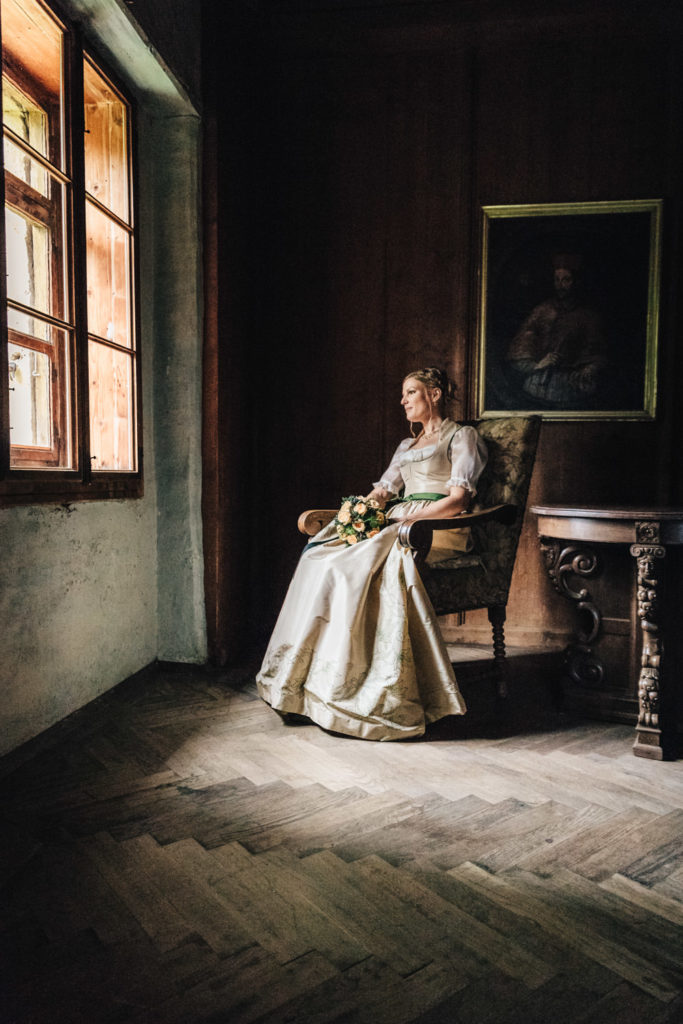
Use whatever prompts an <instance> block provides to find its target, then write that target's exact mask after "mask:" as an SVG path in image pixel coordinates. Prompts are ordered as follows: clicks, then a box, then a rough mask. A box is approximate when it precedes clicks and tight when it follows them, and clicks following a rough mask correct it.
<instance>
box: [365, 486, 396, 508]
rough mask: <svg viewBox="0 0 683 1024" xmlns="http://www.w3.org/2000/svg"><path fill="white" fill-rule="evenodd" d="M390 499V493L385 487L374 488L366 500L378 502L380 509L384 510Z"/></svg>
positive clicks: (366, 496)
mask: <svg viewBox="0 0 683 1024" xmlns="http://www.w3.org/2000/svg"><path fill="white" fill-rule="evenodd" d="M390 497H391V494H390V493H389V491H385V490H384V488H383V487H374V488H373V489H372V490H371V491H370V493H369V494H366V495H365V500H366V501H370V500H371V499H372V500H374V501H376V502H377V504H378V505H379V507H380V508H384V506H385V505H386V503H387V502H388V500H389V498H390Z"/></svg>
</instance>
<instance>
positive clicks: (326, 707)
mask: <svg viewBox="0 0 683 1024" xmlns="http://www.w3.org/2000/svg"><path fill="white" fill-rule="evenodd" d="M451 395H452V385H451V383H450V381H449V380H448V377H447V376H446V374H445V373H444V372H443V371H442V370H439V369H438V368H435V367H427V368H426V369H422V370H416V371H415V372H414V373H410V374H408V376H407V377H406V378H405V379H404V381H403V391H402V397H401V405H402V406H403V408H404V410H405V415H406V418H407V420H408V422H409V423H410V428H411V436H410V437H407V438H406V439H405V440H404V441H402V442H401V443H400V444H399V446H398V448H397V449H396V451H395V453H394V455H393V458H392V459H391V462H390V464H389V467H388V468H387V470H386V472H385V473H384V474H383V475H382V477H381V479H380V480H379V481H378V482H376V483H375V484H374V485H373V489H372V491H371V492H370V493H369V494H368V495H367V496H366V498H365V499H364V500H365V501H368V500H372V501H373V502H374V501H376V502H377V503H378V504H379V506H380V508H382V509H384V510H385V514H386V523H387V525H386V526H385V527H384V529H382V530H380V531H379V532H376V531H373V533H374V536H371V537H369V538H368V539H364V540H363V541H362V542H361V543H355V544H347V542H346V540H345V539H344V538H343V537H341V536H340V535H339V533H338V531H337V528H336V527H335V525H334V524H330V525H329V526H327V527H325V528H324V529H323V530H321V531H320V533H318V534H317V536H316V537H315V538H313V541H312V543H311V544H310V545H308V546H307V548H306V550H305V551H304V553H303V555H302V556H301V559H300V561H299V564H298V566H297V569H296V571H295V573H294V577H293V578H292V582H291V584H290V587H289V590H288V592H287V596H286V597H285V601H284V604H283V606H282V609H281V611H280V615H279V618H278V620H277V623H276V625H275V629H274V630H273V634H272V636H271V639H270V643H269V645H268V649H267V651H266V654H265V657H264V660H263V664H262V666H261V669H260V672H259V673H258V675H257V677H256V678H257V684H258V689H259V693H260V695H261V696H262V697H263V699H264V700H265V701H267V703H268V704H270V705H271V706H272V707H273V708H275V709H276V710H277V711H279V712H280V713H281V714H283V715H284V716H287V715H303V716H305V717H306V718H309V719H311V721H313V722H316V723H317V724H318V725H320V726H321V727H323V728H325V729H328V730H330V731H332V732H337V733H344V734H346V735H349V736H357V737H359V738H362V739H370V740H394V739H406V738H408V737H412V736H420V735H422V733H424V731H425V726H426V724H427V723H429V722H435V721H437V720H438V719H440V718H444V717H445V716H446V715H460V714H464V712H465V710H466V708H465V704H464V701H463V699H462V696H461V694H460V692H459V690H458V686H457V683H456V680H455V675H454V673H453V668H452V666H451V663H450V661H449V658H448V654H447V651H446V647H445V644H444V642H443V639H442V637H441V633H440V631H439V628H438V625H437V622H436V616H435V613H434V609H433V607H432V605H431V602H430V600H429V597H428V596H427V593H426V591H425V588H424V584H423V582H422V580H421V578H420V576H419V573H418V571H417V569H416V567H415V564H414V562H413V559H412V556H411V554H410V552H409V551H408V550H407V549H405V548H403V547H402V546H401V545H399V543H398V531H399V527H400V525H401V523H404V522H406V521H409V522H410V521H413V520H416V519H443V518H450V517H451V516H457V515H458V514H459V513H460V512H465V511H467V509H468V508H469V505H470V502H471V500H472V497H473V496H474V494H475V493H476V487H477V482H478V480H479V477H480V475H481V472H482V470H483V468H484V466H485V465H486V447H485V445H484V442H483V441H482V439H481V438H480V437H479V435H478V434H477V432H476V430H475V429H474V428H473V427H469V426H461V425H460V424H458V423H455V422H454V421H453V420H451V419H449V418H447V417H446V415H445V405H446V402H447V400H448V399H449V398H450V397H451ZM418 427H419V429H417V428H418ZM360 504H361V505H362V504H363V502H361V503H360ZM343 511H344V514H345V510H343ZM454 525H455V524H454ZM352 539H353V538H352ZM435 540H436V544H435V545H433V546H432V550H431V552H430V554H429V558H428V561H430V562H432V563H434V562H436V561H439V560H441V559H445V558H450V557H453V555H454V554H456V553H458V552H462V551H464V550H468V549H469V546H470V544H471V542H470V538H469V532H468V531H467V530H458V529H457V528H454V529H453V530H444V531H440V532H439V533H435Z"/></svg>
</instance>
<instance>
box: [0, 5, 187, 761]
mask: <svg viewBox="0 0 683 1024" xmlns="http://www.w3.org/2000/svg"><path fill="white" fill-rule="evenodd" d="M188 2H190V0H188ZM67 5H68V7H69V13H70V14H71V15H72V16H77V17H79V18H80V19H81V20H82V23H83V27H84V31H85V34H86V36H90V37H91V38H97V39H99V46H100V49H103V50H105V51H106V56H107V57H108V58H109V61H110V63H111V64H113V65H114V66H115V68H116V70H118V72H119V73H120V74H121V76H122V77H123V78H124V79H126V80H127V81H128V84H129V85H130V86H131V87H132V88H134V89H135V91H136V95H137V97H138V100H139V103H140V109H139V121H138V128H139V140H138V145H139V177H138V195H139V247H140V248H139V259H140V296H139V298H140V308H141V338H140V348H141V358H142V370H143V427H144V433H143V441H144V458H145V466H144V476H145V493H144V497H143V498H140V499H135V500H129V501H109V502H103V501H98V502H77V503H74V504H73V506H72V509H73V510H72V511H67V510H66V509H65V508H62V507H60V506H58V505H33V506H25V507H16V508H8V509H0V550H1V551H2V559H1V560H0V616H1V617H0V638H1V639H0V723H1V728H0V754H3V753H6V752H7V751H9V750H12V749H13V748H14V747H16V746H18V745H20V744H21V743H22V742H24V741H25V740H28V739H30V738H32V737H33V736H36V735H37V734H38V733H40V732H42V731H43V730H44V729H46V728H48V727H49V726H50V725H52V724H54V723H56V722H57V721H59V720H60V719H61V718H63V717H64V716H66V715H68V714H69V713H70V712H72V711H75V710H76V709H78V708H80V707H82V706H83V705H84V704H87V703H88V702H89V701H91V700H93V699H94V698H95V697H97V696H99V695H100V694H102V693H104V692H105V691H106V690H108V689H110V688H111V687H112V686H115V685H116V684H117V683H119V682H121V681H122V680H123V679H125V678H127V677H128V676H129V675H132V674H133V673H134V672H136V671H138V670H139V669H141V668H143V667H144V666H145V665H147V664H149V663H150V662H152V661H154V660H155V659H157V658H159V659H163V660H177V661H190V662H202V661H203V660H205V658H206V628H205V616H204V604H203V570H202V564H203V562H202V542H201V287H200V284H201V281H200V266H201V260H200V239H199V193H198V166H199V154H198V145H199V139H198V137H199V130H198V118H197V115H196V113H195V112H194V110H193V109H192V107H191V105H190V104H189V102H188V101H187V98H186V97H185V96H184V95H183V94H182V90H180V89H179V87H178V86H177V83H175V82H174V80H173V78H172V76H170V75H169V74H168V73H167V69H165V68H164V67H163V65H162V64H161V62H160V61H159V60H158V57H157V55H156V53H155V52H154V51H153V50H152V49H151V48H150V47H149V45H148V43H147V42H146V41H145V39H144V38H143V37H142V36H141V34H140V33H138V31H137V28H136V26H135V24H134V22H132V20H131V18H130V14H129V12H128V10H127V9H126V8H125V7H124V6H123V5H122V4H121V3H120V2H119V0H68V2H67ZM171 164H172V166H171Z"/></svg>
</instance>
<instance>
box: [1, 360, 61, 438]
mask: <svg viewBox="0 0 683 1024" xmlns="http://www.w3.org/2000/svg"><path fill="white" fill-rule="evenodd" d="M8 355H9V386H10V400H9V416H10V442H11V444H13V445H21V446H22V447H26V448H28V447H32V448H35V447H41V448H50V447H51V445H52V412H51V403H50V391H51V388H50V381H51V377H52V361H51V359H50V358H49V356H47V355H45V353H43V352H35V351H33V350H32V349H29V348H24V347H23V346H21V345H12V344H10V345H9V351H8Z"/></svg>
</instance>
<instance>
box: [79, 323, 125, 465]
mask: <svg viewBox="0 0 683 1024" xmlns="http://www.w3.org/2000/svg"><path fill="white" fill-rule="evenodd" d="M88 365H89V372H90V453H91V456H92V466H93V470H102V469H118V470H129V471H130V470H134V469H135V468H136V466H135V450H134V445H135V438H134V431H133V408H134V402H135V381H134V366H135V364H134V360H133V356H132V355H130V354H128V353H127V352H119V351H117V350H116V349H113V348H110V347H109V346H108V345H100V344H99V343H98V342H96V341H91V342H90V345H89V364H88Z"/></svg>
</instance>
